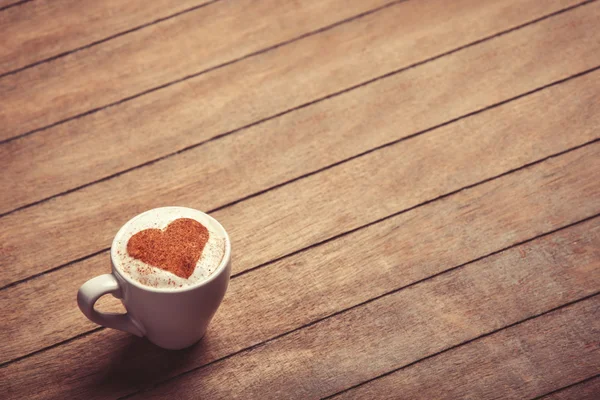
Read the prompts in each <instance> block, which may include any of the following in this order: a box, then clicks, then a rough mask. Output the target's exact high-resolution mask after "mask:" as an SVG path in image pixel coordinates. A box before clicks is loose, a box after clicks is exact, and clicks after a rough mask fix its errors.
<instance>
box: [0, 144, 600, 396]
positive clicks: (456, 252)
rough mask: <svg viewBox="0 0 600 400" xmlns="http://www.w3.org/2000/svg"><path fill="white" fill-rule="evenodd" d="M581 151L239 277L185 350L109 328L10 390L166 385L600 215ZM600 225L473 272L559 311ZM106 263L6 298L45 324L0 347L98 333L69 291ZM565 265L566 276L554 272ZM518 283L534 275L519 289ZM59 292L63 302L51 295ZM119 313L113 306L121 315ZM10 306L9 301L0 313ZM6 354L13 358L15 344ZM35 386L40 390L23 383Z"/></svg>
mask: <svg viewBox="0 0 600 400" xmlns="http://www.w3.org/2000/svg"><path fill="white" fill-rule="evenodd" d="M584 150H585V149H581V150H578V151H574V152H571V153H568V154H565V155H563V156H561V157H559V158H557V159H551V160H548V161H545V162H543V163H541V164H538V165H536V166H533V167H530V168H527V169H524V170H521V171H518V172H515V173H512V174H509V175H507V176H504V177H502V178H499V179H497V180H494V181H490V182H487V183H485V184H482V185H480V186H476V187H474V188H471V189H467V190H464V191H461V192H459V193H456V194H454V195H452V196H450V197H447V198H444V199H441V200H439V201H436V202H433V203H429V204H427V205H425V206H423V207H419V208H417V209H414V210H412V211H409V212H407V213H404V214H401V215H398V216H396V217H393V218H390V219H388V220H386V221H383V222H381V223H378V224H375V225H372V226H370V227H367V228H365V229H362V230H359V231H356V232H354V233H351V234H349V235H346V236H344V237H342V238H340V239H337V240H334V241H330V242H328V243H325V244H323V245H321V246H316V247H313V248H311V249H309V250H307V251H305V252H301V253H299V254H296V255H294V256H291V257H289V258H286V259H283V260H280V261H278V262H275V263H272V264H270V265H267V266H265V267H263V268H261V269H259V270H256V271H252V272H249V273H247V274H244V275H242V276H240V277H237V278H234V279H233V280H232V282H231V285H230V289H229V291H228V295H227V296H226V298H225V301H224V303H223V305H222V308H221V309H220V311H219V313H217V315H216V317H215V320H214V321H213V323H212V325H211V328H210V331H209V334H208V335H207V337H206V338H205V339H204V340H203V341H202V342H201V344H200V345H199V346H196V347H195V348H192V349H190V350H188V351H185V352H178V353H177V352H176V353H174V352H168V351H162V350H160V349H158V348H156V347H154V346H152V345H149V344H148V343H147V342H146V341H143V340H138V339H136V338H133V337H132V336H130V335H126V334H123V333H121V332H117V331H113V330H103V331H100V332H96V333H92V334H89V335H87V336H85V337H82V338H80V339H76V340H74V341H72V342H70V343H67V344H64V345H62V346H59V347H57V348H53V349H50V350H47V351H44V352H42V353H39V354H36V355H34V356H31V357H29V358H26V359H24V360H22V361H19V362H16V363H13V364H11V365H9V366H8V367H6V372H5V373H6V374H7V376H14V377H16V378H15V379H14V380H13V382H12V387H13V388H14V389H13V390H15V392H14V394H15V396H17V395H20V396H23V397H27V398H34V397H35V395H36V390H39V388H42V387H43V388H46V387H47V386H48V383H49V382H61V385H60V387H55V386H53V385H51V386H50V388H49V390H50V391H51V393H55V394H56V396H61V397H64V396H67V397H86V398H87V397H93V395H95V396H98V397H106V396H112V397H115V396H118V395H121V394H125V393H128V392H131V391H133V390H135V389H136V388H142V387H147V386H148V385H149V383H151V382H156V381H157V380H159V378H165V377H166V376H173V375H176V374H178V373H181V372H184V371H186V370H189V369H191V368H196V367H199V366H201V365H205V364H206V363H208V362H211V361H214V360H216V359H219V358H222V357H225V356H227V355H230V354H232V353H235V352H237V351H240V350H242V349H244V348H247V347H249V346H252V345H256V344H258V343H261V342H263V341H265V340H268V339H271V338H273V337H276V336H278V335H281V334H283V333H285V332H288V331H290V330H292V329H296V328H299V327H301V326H303V325H306V324H308V323H310V322H313V321H315V320H316V319H319V318H323V317H326V316H328V315H331V314H333V313H335V312H339V311H340V310H343V309H345V308H348V307H352V306H355V305H357V304H360V303H361V302H363V301H366V300H368V299H371V298H373V297H376V296H380V295H382V294H385V293H387V292H389V291H392V290H395V289H398V288H400V287H403V286H405V285H409V284H411V283H413V282H416V281H418V280H420V279H424V278H426V277H428V276H431V275H433V274H436V273H439V272H441V271H444V270H447V269H448V268H452V267H454V266H456V265H460V264H463V263H465V262H468V261H469V260H472V259H475V258H479V257H481V256H483V255H485V254H488V253H491V252H494V251H498V250H500V249H502V248H504V247H507V246H511V245H513V244H515V243H518V242H521V241H524V240H527V239H529V238H532V237H535V236H536V235H540V234H544V233H547V232H549V231H552V230H554V229H557V228H560V227H561V226H565V225H567V224H570V223H573V222H575V221H578V220H581V219H583V218H585V217H587V216H589V215H593V214H594V213H595V214H597V213H598V212H599V211H600V210H599V208H598V207H599V205H598V204H597V203H596V202H594V201H593V199H595V198H596V197H597V192H598V186H599V184H598V180H597V179H595V174H596V172H595V171H596V169H595V168H594V166H593V165H590V163H589V160H590V158H591V156H590V154H588V153H586V152H585V151H584ZM599 224H600V220H599V218H595V219H594V220H592V221H589V222H586V223H583V224H580V225H576V226H574V227H572V228H568V229H565V230H564V231H561V232H559V233H556V234H553V235H551V236H548V237H546V238H541V239H539V240H536V241H534V242H532V243H529V244H524V245H521V246H520V247H518V248H516V249H513V250H509V251H507V252H505V253H504V255H499V256H494V257H491V258H488V259H486V260H482V261H479V262H478V263H476V264H473V265H471V266H468V267H466V268H467V269H468V268H473V269H474V270H473V276H480V278H481V279H482V280H484V281H485V282H488V283H493V282H496V281H497V280H498V281H503V280H502V279H495V278H494V277H493V276H490V275H489V274H490V273H492V274H504V273H506V272H507V270H506V268H508V270H509V271H514V273H512V272H511V273H508V275H509V276H510V277H512V278H513V279H512V280H511V282H512V284H515V285H517V284H518V285H521V286H519V287H520V288H521V289H527V288H530V285H534V286H535V285H539V287H546V288H552V292H551V293H550V292H546V291H544V290H541V291H539V292H538V291H536V290H534V289H535V287H537V286H535V287H532V288H531V291H532V293H536V296H530V297H531V299H534V298H535V299H537V298H538V297H537V296H538V295H539V296H549V297H548V299H551V301H552V302H555V303H553V304H556V305H560V304H562V303H564V302H568V301H570V300H572V299H574V297H573V296H577V295H579V294H581V290H584V289H585V288H592V289H594V288H597V286H598V285H597V282H596V281H597V279H598V278H599V277H598V276H597V274H592V275H593V276H592V277H590V278H588V277H587V275H588V274H590V273H591V272H593V269H592V270H590V268H591V267H593V266H594V265H597V264H598V263H599V262H600V259H598V257H595V256H594V254H596V253H597V248H598V247H597V245H596V243H597V241H598V240H599V237H598V235H599V230H600V227H599ZM415 232H419V235H415V234H414V233H415ZM580 236H581V237H582V238H581V240H579V239H578V238H579V237H580ZM575 241H577V243H575ZM594 246H596V247H594ZM565 247H566V249H565ZM590 248H591V249H594V248H595V249H596V253H594V251H583V250H582V249H590ZM548 260H551V262H548ZM107 262H108V260H107V259H101V258H99V257H97V258H95V259H92V260H88V261H86V262H84V263H81V264H79V265H77V266H73V267H69V268H68V269H64V270H61V271H57V272H55V273H51V274H48V275H45V276H43V277H40V278H38V279H35V280H32V281H30V282H27V283H25V284H23V285H19V286H17V287H15V288H11V289H9V292H8V294H9V295H8V296H6V297H7V298H11V299H12V301H13V303H12V304H14V303H15V302H16V303H18V304H22V305H23V307H28V308H27V311H28V313H27V314H28V315H30V316H33V315H37V314H36V313H38V312H40V310H41V308H42V307H44V305H45V307H46V310H45V311H44V315H45V321H42V319H41V318H35V317H31V319H30V320H26V319H25V318H23V317H22V314H21V317H16V318H10V317H8V318H7V320H6V321H7V323H6V326H3V327H2V329H1V330H0V332H10V333H9V334H8V335H7V336H5V337H3V338H2V339H3V340H2V341H0V343H11V344H17V343H20V344H22V345H23V346H25V347H27V346H31V345H32V344H34V345H38V346H39V345H40V344H44V342H43V340H45V339H43V338H45V337H46V336H48V335H49V336H50V337H54V338H57V337H58V338H61V335H64V334H66V335H74V334H78V333H81V331H77V330H75V329H74V327H80V328H81V329H88V328H90V327H91V326H92V324H90V323H89V322H87V320H86V319H85V318H84V317H83V316H82V315H80V313H79V311H78V310H77V309H76V306H75V302H74V301H73V300H72V297H71V299H68V297H69V295H68V294H70V295H72V294H73V293H75V291H76V289H77V286H78V285H80V284H81V283H83V281H84V280H85V279H88V278H89V277H91V276H93V275H96V274H99V273H105V272H107V271H108V267H107V264H106V263H107ZM530 263H531V264H532V265H533V266H531V267H530ZM365 265H369V266H370V268H365ZM475 265H478V267H475ZM557 265H558V266H560V268H558V269H556V270H555V269H554V268H556V267H555V266H557ZM481 270H484V271H488V272H483V273H482V275H479V274H480V273H479V272H477V271H481ZM565 271H569V272H568V274H569V277H570V278H568V277H567V276H566V275H564V274H566V273H567V272H565ZM455 273H456V271H455ZM515 274H516V275H515ZM519 276H528V277H536V278H535V279H531V280H530V281H529V280H526V281H525V283H524V284H521V283H520V282H519V279H517V278H518V277H519ZM582 276H586V278H585V279H584V278H582ZM538 277H539V278H538ZM506 279H507V278H505V279H504V280H506ZM366 282H368V284H365V283H366ZM544 285H545V286H544ZM588 285H589V286H588ZM484 286H485V285H484ZM458 287H459V288H461V289H462V288H464V286H458ZM53 290H54V291H55V293H51V292H52V291H53ZM515 290H516V289H515ZM331 293H335V295H331ZM456 293H462V292H461V291H458V290H456ZM586 293H587V292H586ZM63 296H64V299H63V298H62V297H63ZM510 296H511V295H510V293H508V292H507V293H505V295H504V297H503V298H502V301H503V303H502V304H503V305H504V306H505V307H507V310H512V311H511V312H521V311H522V312H526V311H527V310H526V308H525V309H524V308H523V306H522V304H521V301H522V299H523V298H527V297H528V296H529V293H528V292H525V291H521V292H520V294H519V295H518V296H516V297H514V298H511V297H510ZM492 298H493V297H492ZM43 300H45V301H43ZM43 303H46V304H43ZM113 304H114V303H113ZM111 306H112V308H110V307H109V309H110V310H114V311H116V309H115V308H114V306H113V305H111ZM4 307H5V305H4V304H3V305H1V306H0V309H4ZM490 307H491V306H490ZM502 310H503V309H502ZM502 310H496V312H498V313H502V312H501V311H502ZM519 310H521V311H519ZM484 312H485V310H484ZM507 312H508V311H507ZM491 314H494V313H491ZM49 321H52V324H49V323H48V322H49ZM35 322H37V325H36V324H35ZM18 323H23V324H25V326H30V327H33V326H35V327H36V329H37V332H38V333H39V334H37V335H34V334H32V331H31V330H27V329H19V328H17V329H16V330H15V328H13V327H14V326H15V325H16V324H18ZM240 326H244V327H245V329H240V328H239V327H240ZM62 338H64V336H63V337H62ZM5 340H8V342H7V341H5ZM46 344H47V343H46ZM2 350H3V351H2V352H3V353H4V352H13V353H12V354H16V353H14V347H13V346H12V345H11V346H7V347H5V348H3V349H2ZM42 370H43V371H44V373H41V371H42ZM0 381H2V380H0ZM29 381H30V382H31V383H32V384H30V385H22V384H21V383H22V382H29ZM17 388H18V389H17ZM41 394H42V393H38V395H41ZM46 394H48V393H46Z"/></svg>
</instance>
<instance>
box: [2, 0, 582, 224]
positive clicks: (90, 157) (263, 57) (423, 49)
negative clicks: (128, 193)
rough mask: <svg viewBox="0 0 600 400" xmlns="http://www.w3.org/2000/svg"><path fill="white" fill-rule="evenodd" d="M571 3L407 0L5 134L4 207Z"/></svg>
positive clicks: (133, 163)
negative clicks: (31, 131) (159, 86)
mask: <svg viewBox="0 0 600 400" xmlns="http://www.w3.org/2000/svg"><path fill="white" fill-rule="evenodd" d="M571 3H575V2H574V1H571V2H570V3H568V4H567V3H566V2H565V1H552V2H539V1H537V0H526V1H523V0H510V1H503V2H481V1H477V0H460V1H454V2H452V3H451V4H450V5H448V3H447V2H446V1H445V0H430V1H408V2H404V3H399V4H397V5H395V6H393V7H389V8H386V9H382V10H380V11H378V12H375V13H373V14H371V15H368V16H366V17H364V18H360V19H357V20H354V21H351V22H348V23H346V24H342V25H340V26H337V27H335V28H333V29H331V30H329V31H326V32H323V33H320V34H318V35H315V36H310V37H307V38H305V39H302V40H300V41H297V42H294V43H291V44H289V45H286V46H282V47H280V48H277V49H274V50H272V51H269V52H266V53H263V54H260V55H258V56H255V57H251V58H249V59H246V60H242V61H240V62H238V63H234V64H231V65H228V66H226V67H223V68H221V69H218V70H215V71H212V72H209V73H207V74H205V75H201V76H198V77H196V78H192V79H190V80H187V81H185V82H182V83H179V84H176V85H174V86H171V87H168V88H165V89H164V90H160V91H157V92H154V93H150V94H147V95H145V96H142V97H140V98H137V99H134V100H132V101H130V102H126V103H123V104H121V105H119V106H118V107H111V108H108V109H106V110H102V111H100V112H98V113H95V114H92V115H88V116H85V117H82V118H78V119H75V120H73V121H69V122H67V123H65V124H61V125H58V126H55V127H53V128H50V129H49V130H48V131H45V132H44V133H40V134H35V135H31V136H27V137H24V138H22V139H19V140H15V141H14V142H11V143H6V144H4V145H3V146H2V147H0V170H2V171H4V173H3V174H2V176H1V177H0V187H4V188H6V190H5V192H6V195H5V196H4V197H3V200H2V204H1V205H0V213H3V212H7V211H10V210H13V209H15V208H17V207H20V206H24V205H26V204H30V203H32V202H35V201H39V200H41V199H43V198H47V197H48V196H52V195H56V194H57V193H61V192H63V191H65V190H69V189H73V188H74V187H78V186H80V185H83V184H86V183H89V182H92V181H94V180H97V179H99V178H103V177H106V176H110V175H112V174H115V173H118V172H120V171H122V170H124V169H128V168H132V167H134V166H137V165H140V164H142V163H144V162H147V161H149V160H153V159H156V158H159V157H163V156H165V155H168V154H170V153H172V152H174V151H178V150H180V149H183V148H186V147H188V146H191V145H194V144H196V143H199V142H202V141H204V140H207V139H209V138H211V137H214V136H217V135H219V134H223V133H225V132H229V131H232V130H235V129H236V128H239V127H241V126H245V125H248V124H251V123H253V122H255V121H258V120H261V119H264V118H268V117H270V116H272V115H275V114H278V113H281V112H284V111H286V110H290V109H292V108H294V107H298V106H300V105H302V104H306V103H308V102H310V101H314V100H315V99H318V98H322V97H324V96H328V95H331V94H332V93H335V92H336V91H339V90H342V89H344V88H347V87H350V86H352V85H356V84H358V83H360V82H364V81H367V80H369V79H373V78H376V77H377V76H381V75H383V74H386V73H389V72H390V71H392V70H396V69H399V68H402V67H406V66H409V65H411V64H414V63H416V62H419V61H422V60H424V59H426V58H428V57H433V56H435V55H438V54H441V53H443V52H446V51H449V50H452V49H454V48H457V47H460V46H463V45H466V44H468V43H471V42H473V41H475V40H479V39H482V38H484V37H486V36H490V35H494V34H496V33H498V32H501V31H502V30H506V29H510V28H512V27H514V26H517V25H519V24H522V23H525V22H527V21H530V20H533V19H535V18H538V17H540V16H542V15H545V14H548V13H550V12H552V11H556V10H557V9H559V8H562V7H565V6H567V5H569V4H571ZM517 5H518V6H517ZM417 16H418V17H417ZM457 21H460V23H457ZM324 49H326V51H324ZM307 71H310V73H307ZM240 85H243V88H244V90H243V92H242V93H240ZM199 93H201V94H202V95H201V100H200V98H199V95H198V94H199ZM264 93H268V94H269V95H268V96H264ZM199 109H202V110H203V112H202V114H199V113H198V110H199ZM49 135H50V136H49ZM49 137H51V140H48V138H49ZM97 149H103V151H97Z"/></svg>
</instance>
